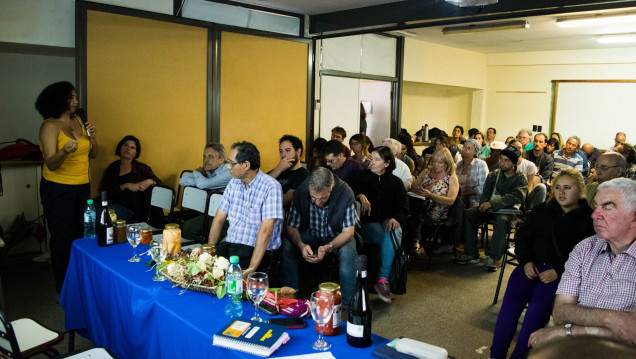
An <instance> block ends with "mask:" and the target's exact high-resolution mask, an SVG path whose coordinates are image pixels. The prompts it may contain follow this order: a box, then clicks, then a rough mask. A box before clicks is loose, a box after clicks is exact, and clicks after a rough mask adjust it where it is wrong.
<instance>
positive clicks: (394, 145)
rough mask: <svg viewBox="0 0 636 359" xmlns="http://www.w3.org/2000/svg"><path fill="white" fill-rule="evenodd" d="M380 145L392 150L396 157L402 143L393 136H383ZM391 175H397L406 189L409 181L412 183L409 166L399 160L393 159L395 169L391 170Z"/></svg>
mask: <svg viewBox="0 0 636 359" xmlns="http://www.w3.org/2000/svg"><path fill="white" fill-rule="evenodd" d="M382 146H387V147H388V148H390V149H391V151H393V155H394V156H395V158H397V154H398V152H399V151H400V149H401V148H402V144H401V143H400V141H398V140H396V139H394V138H388V137H387V138H385V139H383V140H382ZM393 175H394V176H396V177H398V178H399V179H401V180H402V183H404V188H405V189H406V190H407V191H408V190H409V189H410V188H411V183H413V175H411V171H410V170H409V166H407V165H406V163H404V162H402V161H401V160H398V161H395V169H394V170H393Z"/></svg>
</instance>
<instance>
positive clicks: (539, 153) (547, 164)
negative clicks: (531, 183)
mask: <svg viewBox="0 0 636 359" xmlns="http://www.w3.org/2000/svg"><path fill="white" fill-rule="evenodd" d="M547 138H548V136H547V135H546V134H545V133H542V132H541V133H537V134H536V135H534V141H533V148H532V151H526V152H525V153H524V156H525V158H526V159H527V160H528V161H531V162H532V163H534V164H535V165H536V166H537V168H538V173H537V175H538V176H539V178H540V179H541V183H544V184H545V183H547V181H548V180H549V179H550V178H551V177H552V170H553V169H554V158H552V156H550V155H549V154H548V153H546V152H545V148H546V146H547Z"/></svg>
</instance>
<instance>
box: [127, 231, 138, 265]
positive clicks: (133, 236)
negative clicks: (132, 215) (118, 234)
mask: <svg viewBox="0 0 636 359" xmlns="http://www.w3.org/2000/svg"><path fill="white" fill-rule="evenodd" d="M126 238H127V239H128V243H130V245H131V246H132V247H133V256H132V258H130V259H129V260H128V261H129V262H139V261H140V260H141V258H139V257H137V245H138V244H139V242H141V232H140V228H139V226H136V225H130V226H128V233H127V234H126Z"/></svg>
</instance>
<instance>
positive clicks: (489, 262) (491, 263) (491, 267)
mask: <svg viewBox="0 0 636 359" xmlns="http://www.w3.org/2000/svg"><path fill="white" fill-rule="evenodd" d="M484 269H485V270H487V271H491V272H494V271H496V270H497V265H496V264H495V260H494V259H492V258H490V257H488V256H486V258H485V259H484Z"/></svg>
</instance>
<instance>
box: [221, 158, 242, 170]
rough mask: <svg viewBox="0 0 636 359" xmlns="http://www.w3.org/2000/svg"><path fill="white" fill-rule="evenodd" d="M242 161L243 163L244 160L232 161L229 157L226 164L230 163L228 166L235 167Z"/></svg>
mask: <svg viewBox="0 0 636 359" xmlns="http://www.w3.org/2000/svg"><path fill="white" fill-rule="evenodd" d="M240 163H242V162H234V161H232V160H230V159H228V160H226V161H225V164H226V165H228V166H230V168H232V167H234V166H236V165H238V164H240Z"/></svg>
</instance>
